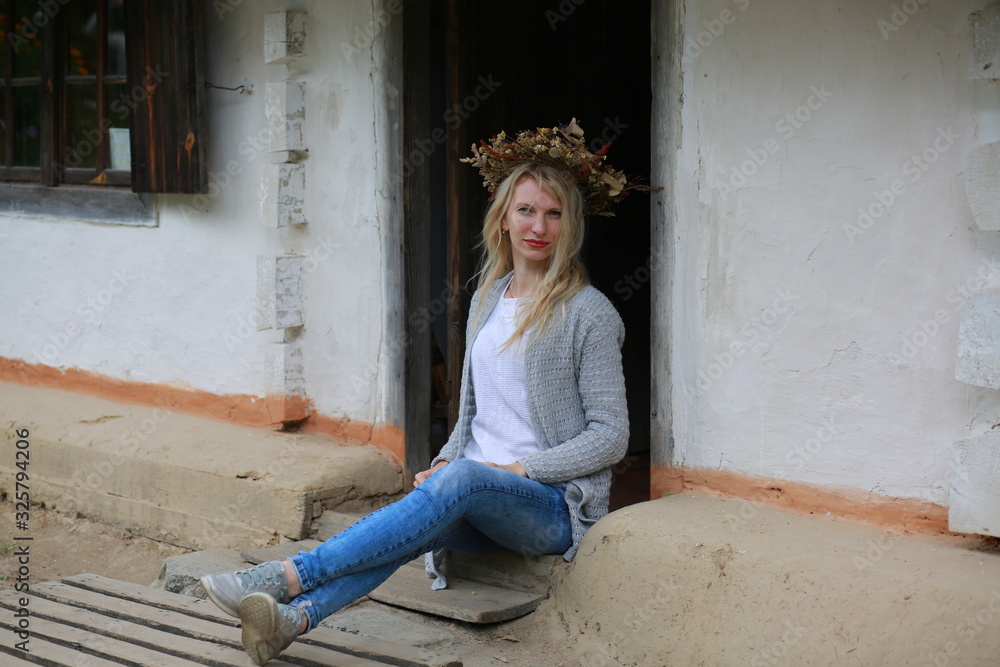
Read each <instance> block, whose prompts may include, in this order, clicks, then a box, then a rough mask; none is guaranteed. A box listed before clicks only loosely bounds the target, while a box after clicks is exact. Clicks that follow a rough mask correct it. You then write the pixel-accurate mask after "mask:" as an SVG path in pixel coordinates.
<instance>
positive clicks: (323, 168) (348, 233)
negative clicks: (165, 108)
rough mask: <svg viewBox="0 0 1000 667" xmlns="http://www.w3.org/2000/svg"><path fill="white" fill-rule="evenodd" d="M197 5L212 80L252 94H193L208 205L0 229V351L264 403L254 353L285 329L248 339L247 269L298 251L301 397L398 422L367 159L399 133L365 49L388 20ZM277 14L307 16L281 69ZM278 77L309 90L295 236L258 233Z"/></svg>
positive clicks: (378, 211) (330, 9)
mask: <svg viewBox="0 0 1000 667" xmlns="http://www.w3.org/2000/svg"><path fill="white" fill-rule="evenodd" d="M380 4H381V3H374V6H379V5H380ZM204 7H205V17H206V21H205V24H206V55H207V60H208V68H207V77H206V78H207V80H208V81H209V82H211V83H213V84H216V85H219V86H237V85H252V86H253V93H252V94H251V95H241V94H239V93H237V92H230V91H223V90H217V89H210V90H208V91H207V92H206V94H207V102H208V108H209V134H208V144H207V145H208V158H209V169H210V172H211V174H212V178H211V179H210V180H211V181H212V182H213V185H212V187H211V190H210V193H209V195H210V196H209V197H194V196H181V195H169V196H159V197H158V206H159V226H158V227H155V228H130V227H124V226H117V225H105V224H93V223H86V222H80V221H73V220H38V219H16V218H3V217H0V253H2V257H3V266H2V267H0V272H2V275H3V280H0V308H2V309H3V311H4V312H5V313H7V316H6V317H5V320H6V323H5V327H4V332H3V335H2V336H0V356H3V357H7V358H12V359H21V360H24V361H26V362H31V363H42V364H46V365H49V366H54V367H57V368H79V369H84V370H87V371H93V372H96V373H100V374H103V375H106V376H110V377H112V378H118V379H123V380H130V381H142V382H153V383H165V384H170V385H177V386H181V387H191V388H195V389H200V390H206V391H209V392H212V393H216V394H250V395H264V394H265V393H266V392H267V378H266V375H267V373H266V368H265V353H264V349H263V348H264V346H265V344H266V343H268V342H273V341H280V340H282V335H283V334H282V332H278V331H263V332H257V331H256V327H255V326H254V323H255V322H256V315H255V298H256V280H257V269H256V260H257V256H258V255H274V254H281V253H296V254H300V255H304V256H306V258H307V259H306V271H305V274H304V278H303V283H302V290H303V292H302V293H303V299H304V311H305V327H304V329H303V330H302V334H301V336H300V337H299V339H298V340H299V342H301V343H302V345H303V357H304V367H305V368H304V376H305V377H304V381H305V389H306V394H307V395H308V397H309V398H311V399H312V400H313V401H314V402H315V405H316V408H317V410H319V411H320V412H322V413H323V414H326V415H329V416H333V417H347V418H350V419H354V420H363V421H366V422H369V423H386V422H393V421H394V420H395V416H394V413H393V410H394V409H395V407H396V406H393V405H391V403H392V400H387V399H386V396H385V391H386V390H385V389H384V388H385V387H387V386H389V385H390V384H391V383H390V382H389V381H388V380H387V377H388V376H389V375H390V373H392V372H397V371H396V369H395V368H394V366H393V364H394V363H395V356H394V353H393V352H392V351H391V350H387V349H386V348H387V346H386V339H387V336H388V335H389V332H387V326H386V323H387V317H388V315H387V313H388V312H389V310H390V309H389V308H387V305H386V298H385V295H386V294H387V293H389V292H391V291H392V290H393V289H396V287H395V286H389V285H387V275H388V274H390V272H389V271H388V269H387V262H388V261H391V259H389V257H391V253H388V255H387V253H386V251H385V247H386V246H387V245H388V244H389V243H390V242H391V243H395V241H393V238H394V237H393V235H394V234H396V233H397V232H396V231H395V228H394V225H395V226H397V227H398V221H393V220H391V219H390V210H389V208H388V207H387V204H386V199H387V188H388V187H389V186H390V182H389V180H388V172H387V171H386V164H387V162H388V160H386V159H385V158H383V157H380V151H382V150H385V148H384V141H385V135H386V134H387V133H391V132H393V131H395V128H392V127H387V126H386V124H387V121H386V113H385V112H384V111H382V112H380V114H379V115H378V120H377V115H376V111H375V109H376V105H377V104H382V100H383V97H384V95H385V88H384V86H383V82H382V81H381V79H380V77H381V75H382V68H383V64H384V63H383V61H384V56H383V49H384V45H380V44H379V43H378V40H376V44H375V46H374V47H373V46H372V40H370V39H363V36H364V31H365V30H367V31H368V33H369V34H372V33H373V32H375V33H378V32H379V31H380V30H383V29H385V25H387V24H380V25H379V27H376V28H374V29H373V27H372V20H373V12H374V11H375V9H373V3H371V2H361V1H355V0H342V1H339V2H336V3H328V2H322V1H320V0H316V1H313V2H298V3H276V2H265V1H264V0H222V1H221V2H215V3H205V5H204ZM283 9H303V10H306V11H307V12H308V13H309V19H308V33H307V45H306V49H307V56H306V57H305V58H303V59H302V60H301V61H300V62H297V63H295V64H294V65H290V66H289V67H288V69H287V71H286V69H285V67H284V66H281V65H265V64H264V27H263V26H264V16H265V14H266V13H267V12H273V11H278V10H283ZM384 16H387V15H384ZM391 20H399V19H398V17H397V16H392V17H391ZM359 46H360V48H359ZM284 79H293V80H302V81H305V82H306V108H307V111H306V144H307V146H308V148H309V153H308V158H307V159H306V160H305V164H306V169H307V174H306V190H307V194H306V204H305V213H306V218H307V220H308V224H307V225H301V226H296V227H290V228H284V229H268V228H265V227H264V226H262V225H261V224H260V223H259V221H258V199H259V194H258V190H259V184H260V165H261V164H262V163H264V162H267V161H274V160H273V158H269V157H268V156H267V152H266V150H265V149H264V143H266V138H267V133H266V131H265V122H264V90H265V84H266V83H267V82H268V81H280V80H284ZM227 172H228V173H227ZM102 291H103V292H102ZM91 302H93V303H95V304H96V306H93V305H88V304H90V303H91ZM98 308H99V309H100V312H98V310H97V309H98ZM67 331H69V332H71V333H70V335H67V333H66V332H67ZM46 346H47V347H46ZM392 391H394V390H392V389H389V392H390V393H392Z"/></svg>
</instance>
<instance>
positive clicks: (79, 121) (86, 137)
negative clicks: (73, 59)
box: [66, 86, 101, 169]
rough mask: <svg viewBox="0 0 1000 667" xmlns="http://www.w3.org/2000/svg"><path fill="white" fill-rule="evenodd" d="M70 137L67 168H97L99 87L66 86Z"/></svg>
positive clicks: (99, 135) (67, 147) (67, 149)
mask: <svg viewBox="0 0 1000 667" xmlns="http://www.w3.org/2000/svg"><path fill="white" fill-rule="evenodd" d="M66 101H67V108H68V109H69V136H68V137H66V166H69V167H84V168H89V169H93V168H95V167H97V144H98V142H99V141H100V137H101V129H100V125H99V124H98V122H97V86H66Z"/></svg>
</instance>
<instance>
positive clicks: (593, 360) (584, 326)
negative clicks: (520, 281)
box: [434, 274, 629, 561]
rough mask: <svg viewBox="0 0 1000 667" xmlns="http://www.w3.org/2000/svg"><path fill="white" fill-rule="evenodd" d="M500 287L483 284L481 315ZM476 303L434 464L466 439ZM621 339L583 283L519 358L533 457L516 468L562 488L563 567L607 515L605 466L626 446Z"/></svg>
mask: <svg viewBox="0 0 1000 667" xmlns="http://www.w3.org/2000/svg"><path fill="white" fill-rule="evenodd" d="M508 278H509V274H508ZM507 282H508V280H507V278H504V279H501V280H497V281H496V282H495V283H494V284H493V285H492V286H491V288H490V290H489V293H488V294H487V295H486V303H485V304H484V305H483V313H484V314H485V315H488V314H489V313H491V312H492V311H493V308H494V306H496V303H497V301H498V300H499V299H500V294H501V292H502V291H503V290H504V288H505V286H506V285H507ZM479 298H480V293H479V292H478V291H477V292H476V294H475V295H474V296H473V297H472V304H471V306H470V308H469V313H470V316H469V324H468V330H467V333H466V347H465V361H464V363H463V364H462V386H461V390H460V394H459V408H458V422H457V423H456V424H455V429H454V430H453V431H452V433H451V437H450V438H449V439H448V442H447V443H446V444H445V446H444V447H443V448H442V449H441V453H440V454H439V455H438V456H437V458H435V459H434V463H437V462H438V461H454V460H455V459H457V458H459V457H461V455H462V450H463V448H464V447H465V443H467V442H468V441H469V439H470V432H471V425H472V417H473V415H474V414H475V411H476V397H475V395H474V393H473V389H472V383H471V382H470V381H469V363H470V362H469V359H470V355H471V350H472V344H473V342H474V341H475V339H476V336H477V335H478V334H479V331H480V329H482V326H483V324H484V323H485V321H486V316H485V315H484V316H480V317H478V318H477V317H476V313H477V310H476V309H477V306H478V301H479ZM477 320H478V321H477ZM624 340H625V327H624V325H623V324H622V320H621V318H620V317H619V316H618V312H617V311H616V310H615V308H614V306H612V305H611V302H610V301H608V299H607V297H605V296H604V295H603V294H602V293H601V292H600V291H598V290H597V289H596V288H594V287H592V286H590V285H588V286H587V287H585V288H583V289H582V290H581V291H580V292H578V293H576V294H575V295H574V296H572V297H571V298H570V299H569V300H567V301H566V302H565V314H564V315H563V313H562V308H561V307H560V306H558V305H557V306H556V310H555V312H554V313H553V319H552V322H551V326H550V328H549V330H548V331H547V332H546V334H545V335H544V336H543V337H542V338H541V339H540V340H537V341H535V342H534V344H533V345H531V346H530V347H529V348H528V349H527V351H526V352H525V359H524V364H525V374H524V383H525V389H526V390H527V393H528V408H529V411H530V414H531V427H532V429H533V430H534V432H535V441H536V442H537V443H538V448H539V451H538V452H535V453H532V454H529V455H527V456H525V457H524V458H522V459H520V463H521V465H522V466H524V470H525V472H527V473H528V477H529V478H530V479H534V480H537V481H539V482H542V483H544V484H553V485H560V484H562V485H564V486H565V492H566V496H565V497H566V504H567V506H568V507H569V512H570V521H571V525H572V528H573V544H572V546H571V547H570V548H569V550H567V551H566V553H565V554H564V556H563V557H564V558H565V559H566V560H568V561H569V560H573V556H575V555H576V550H577V548H578V547H579V545H580V540H582V539H583V535H584V533H585V532H587V529H589V528H590V527H591V526H592V525H594V524H595V523H596V522H597V520H598V519H600V518H601V517H603V516H604V515H605V514H607V513H608V499H609V496H610V494H611V467H612V466H613V465H615V464H616V463H618V462H619V461H621V460H622V458H624V456H625V453H626V450H627V448H628V435H629V432H628V428H629V423H628V406H627V405H626V401H625V378H624V375H623V373H622V358H621V346H622V342H623V341H624Z"/></svg>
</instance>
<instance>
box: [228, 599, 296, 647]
mask: <svg viewBox="0 0 1000 667" xmlns="http://www.w3.org/2000/svg"><path fill="white" fill-rule="evenodd" d="M240 621H242V622H243V637H242V639H243V650H244V651H246V652H247V655H249V656H250V659H251V660H253V661H254V664H257V665H263V664H264V663H266V662H267V661H268V660H270V659H271V658H273V657H275V656H276V655H278V654H279V653H281V652H282V651H283V650H285V648H287V647H288V645H289V644H291V643H292V640H294V639H295V638H296V637H298V636H299V628H300V627H302V612H300V611H299V610H298V608H297V607H290V606H288V605H287V604H278V603H277V602H276V601H275V599H274V598H273V597H271V596H270V595H268V594H267V593H251V594H250V595H248V596H246V597H245V598H243V601H242V602H240Z"/></svg>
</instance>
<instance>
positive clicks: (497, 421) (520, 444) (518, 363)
mask: <svg viewBox="0 0 1000 667" xmlns="http://www.w3.org/2000/svg"><path fill="white" fill-rule="evenodd" d="M506 291H507V290H506V288H505V289H504V292H506ZM524 301H525V299H507V298H504V297H501V298H500V300H499V301H497V305H496V307H495V308H494V309H493V312H491V313H490V315H489V317H488V318H487V319H486V323H485V324H483V328H482V329H481V330H480V331H479V335H478V336H476V340H475V342H474V343H473V345H472V358H471V369H470V370H471V374H472V387H473V391H474V392H475V396H476V414H475V416H474V417H473V418H472V424H471V431H472V438H471V440H469V442H468V443H466V446H465V451H464V456H465V458H468V459H472V460H473V461H483V462H487V461H488V462H490V463H500V464H504V465H506V464H508V463H513V462H515V461H517V460H518V459H520V458H521V457H523V456H525V455H526V454H530V453H532V452H537V451H538V444H537V443H536V442H535V434H534V431H532V429H531V414H530V412H529V411H528V393H527V391H526V390H525V385H524V349H523V348H524V345H526V344H527V343H526V341H525V340H524V339H523V338H522V340H521V341H515V342H514V343H512V344H511V345H510V346H509V347H507V349H505V350H503V351H501V348H502V347H503V344H504V343H505V342H506V341H507V339H508V338H510V336H511V334H513V333H514V329H516V328H517V309H518V304H519V303H523V302H524Z"/></svg>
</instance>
